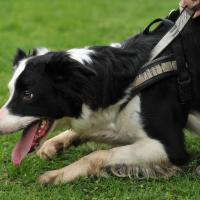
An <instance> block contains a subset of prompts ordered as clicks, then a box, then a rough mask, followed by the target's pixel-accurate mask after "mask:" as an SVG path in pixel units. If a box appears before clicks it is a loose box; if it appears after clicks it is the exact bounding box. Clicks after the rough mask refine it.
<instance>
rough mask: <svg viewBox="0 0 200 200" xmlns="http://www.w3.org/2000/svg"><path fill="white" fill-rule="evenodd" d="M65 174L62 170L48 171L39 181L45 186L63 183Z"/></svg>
mask: <svg viewBox="0 0 200 200" xmlns="http://www.w3.org/2000/svg"><path fill="white" fill-rule="evenodd" d="M63 175H64V172H62V171H61V170H54V171H48V172H46V173H44V174H43V175H41V176H40V177H39V179H38V182H39V183H40V184H42V185H44V186H48V185H58V184H60V183H62V179H63Z"/></svg>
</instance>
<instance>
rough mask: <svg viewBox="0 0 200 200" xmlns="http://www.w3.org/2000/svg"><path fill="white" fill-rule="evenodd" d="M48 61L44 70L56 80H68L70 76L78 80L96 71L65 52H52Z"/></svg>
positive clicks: (94, 74)
mask: <svg viewBox="0 0 200 200" xmlns="http://www.w3.org/2000/svg"><path fill="white" fill-rule="evenodd" d="M53 54H54V55H53V56H52V57H51V60H50V61H49V62H48V64H47V67H46V72H47V74H49V76H50V77H52V79H53V80H55V81H56V82H62V81H65V82H66V81H67V80H69V79H70V78H71V77H72V76H73V77H76V78H77V79H78V78H79V79H80V80H83V79H84V80H86V79H89V78H90V77H91V76H96V75H97V73H96V71H95V70H94V69H93V68H92V67H91V66H88V65H86V64H82V63H80V62H78V61H76V60H74V59H72V58H70V56H69V55H68V54H66V52H61V53H53Z"/></svg>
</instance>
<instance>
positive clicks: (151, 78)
mask: <svg viewBox="0 0 200 200" xmlns="http://www.w3.org/2000/svg"><path fill="white" fill-rule="evenodd" d="M196 10H197V7H196V8H193V9H188V8H185V9H184V10H183V11H182V12H181V14H180V16H179V17H178V19H177V21H176V22H173V21H171V20H168V19H165V20H162V22H163V23H164V24H165V25H167V26H170V27H171V29H170V30H169V31H168V32H167V33H166V34H165V35H164V37H163V38H162V39H161V40H160V41H159V42H158V44H157V45H156V46H155V47H154V49H153V50H152V52H151V55H150V59H149V61H148V62H147V63H146V64H145V65H144V66H142V67H141V68H140V69H139V72H138V75H137V76H136V78H135V80H134V82H133V84H132V95H134V96H135V95H136V94H138V93H140V92H141V91H142V90H143V89H145V88H147V87H148V86H150V85H152V84H154V83H157V82H158V81H160V80H162V79H164V78H166V77H169V76H177V84H178V89H179V97H180V102H181V103H182V104H183V106H184V107H185V108H186V109H187V108H189V107H188V105H189V102H190V101H191V100H192V87H191V76H190V73H189V68H188V63H187V60H186V56H185V53H184V47H183V44H182V36H181V32H182V31H183V30H184V28H185V26H186V25H187V23H188V22H189V21H190V20H191V19H192V17H193V16H194V14H195V11H196ZM159 21H161V19H157V20H154V21H153V22H152V23H151V24H150V25H149V26H148V27H147V28H146V29H145V31H144V33H148V32H149V29H150V27H151V26H152V25H153V24H154V23H157V22H159ZM175 40H176V41H175ZM174 41H175V42H174ZM169 45H171V47H172V49H173V54H172V55H169V56H162V57H160V58H158V56H160V54H161V53H162V52H163V51H164V50H165V49H166V48H167V47H168V46H169ZM187 110H188V109H187Z"/></svg>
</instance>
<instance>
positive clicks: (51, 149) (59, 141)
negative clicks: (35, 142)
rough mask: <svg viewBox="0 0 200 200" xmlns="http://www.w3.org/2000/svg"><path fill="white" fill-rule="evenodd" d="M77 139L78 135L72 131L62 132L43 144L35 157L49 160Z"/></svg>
mask: <svg viewBox="0 0 200 200" xmlns="http://www.w3.org/2000/svg"><path fill="white" fill-rule="evenodd" d="M78 137H79V134H78V133H76V132H74V131H72V130H67V131H65V132H62V133H60V134H59V135H57V136H55V137H53V138H51V139H49V140H47V141H46V142H44V144H43V145H42V146H41V148H40V149H39V150H38V152H37V155H38V156H39V157H40V158H41V159H45V160H47V159H50V158H52V157H53V156H54V155H55V154H57V153H58V152H59V151H60V150H61V149H65V148H68V147H69V146H70V145H71V144H72V143H73V142H74V141H75V140H76V139H77V138H78Z"/></svg>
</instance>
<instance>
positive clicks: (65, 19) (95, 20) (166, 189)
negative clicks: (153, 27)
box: [0, 0, 200, 200]
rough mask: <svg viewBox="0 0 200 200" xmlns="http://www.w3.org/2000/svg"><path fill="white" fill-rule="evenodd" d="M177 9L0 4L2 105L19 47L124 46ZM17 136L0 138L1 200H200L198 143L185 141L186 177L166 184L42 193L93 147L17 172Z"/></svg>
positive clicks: (86, 2) (129, 3) (101, 184)
mask: <svg viewBox="0 0 200 200" xmlns="http://www.w3.org/2000/svg"><path fill="white" fill-rule="evenodd" d="M177 5H178V2H177V1H175V0H165V1H156V0H145V1H144V0H124V1H123V0H54V1H50V0H28V1H27V0H17V1H15V0H6V1H4V0H1V1H0V19H1V20H0V105H3V104H4V102H5V101H6V99H7V97H8V90H7V83H8V80H9V79H10V77H11V73H12V68H11V63H12V59H13V56H14V53H15V51H16V48H17V47H20V48H23V49H25V50H27V51H28V50H30V49H32V48H33V47H41V46H46V47H49V48H51V49H55V50H61V49H67V48H73V47H83V46H88V45H96V44H102V45H103V44H107V43H111V42H117V41H122V40H124V39H126V38H128V37H129V36H131V35H133V34H136V33H138V32H140V31H141V30H143V29H144V28H145V26H146V25H147V24H148V23H149V22H150V21H151V20H153V19H154V18H156V17H164V16H166V15H167V14H168V12H169V11H170V10H171V9H173V8H176V6H177ZM19 136H20V134H15V135H10V136H4V137H1V138H0V200H11V199H13V200H21V199H23V200H39V199H45V200H46V199H49V200H64V199H88V200H95V199H103V200H106V199H116V200H118V199H120V200H121V199H122V200H123V199H149V200H151V199H154V200H156V199H159V200H162V199H180V200H185V199H195V200H198V199H200V180H199V178H198V177H196V175H195V168H196V166H197V164H198V160H197V158H198V154H199V153H200V150H198V147H199V146H200V139H199V138H196V137H191V136H187V146H188V150H189V151H190V152H191V153H192V154H193V156H194V159H193V161H192V162H191V164H190V165H189V167H187V168H186V169H185V172H182V173H180V174H178V175H177V176H176V177H174V178H172V179H170V180H157V181H156V180H129V179H120V178H117V177H112V176H111V177H110V178H109V179H107V178H99V179H97V178H87V179H86V178H83V179H81V180H78V181H76V182H74V183H70V184H66V185H62V186H50V187H42V186H40V185H39V184H37V182H36V179H37V177H38V176H39V175H40V174H41V173H43V172H45V171H46V170H51V169H55V168H60V167H63V166H65V165H68V164H69V163H71V162H73V161H75V160H77V159H78V158H80V157H81V156H83V155H86V154H88V153H90V152H91V151H93V150H94V145H91V144H87V145H82V146H81V147H78V148H71V149H69V150H68V151H67V152H66V154H63V155H60V156H59V157H57V158H55V159H54V160H52V161H49V162H47V161H42V160H40V159H39V158H37V157H36V156H35V155H34V154H32V155H30V156H28V157H27V158H26V160H25V161H24V163H23V164H22V165H21V167H19V168H16V167H14V166H12V164H11V162H10V155H11V151H12V148H13V146H14V144H15V143H16V141H17V139H18V138H19ZM95 148H99V147H98V146H95Z"/></svg>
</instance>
